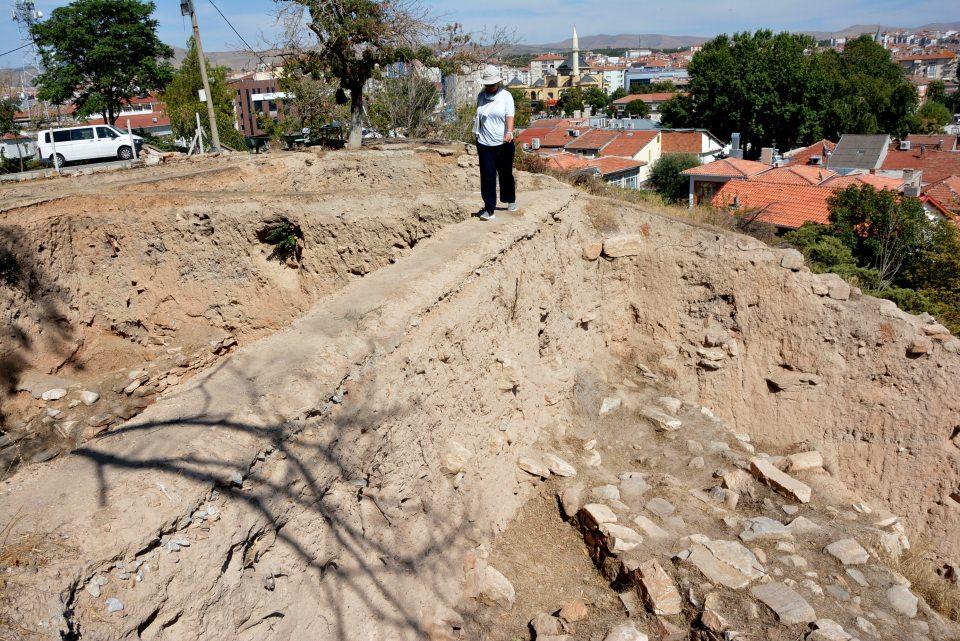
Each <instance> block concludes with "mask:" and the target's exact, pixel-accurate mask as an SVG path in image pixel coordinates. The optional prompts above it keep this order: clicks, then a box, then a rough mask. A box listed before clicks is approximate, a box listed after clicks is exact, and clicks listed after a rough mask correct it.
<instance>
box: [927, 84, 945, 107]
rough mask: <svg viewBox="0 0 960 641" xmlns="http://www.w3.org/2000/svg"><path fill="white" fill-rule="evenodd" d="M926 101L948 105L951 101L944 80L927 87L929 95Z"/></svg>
mask: <svg viewBox="0 0 960 641" xmlns="http://www.w3.org/2000/svg"><path fill="white" fill-rule="evenodd" d="M924 99H926V101H927V102H939V103H940V104H942V105H946V104H947V103H948V101H949V99H948V98H947V86H946V85H945V84H943V81H942V80H934V81H933V82H931V83H930V84H929V85H927V93H926V95H925V96H924Z"/></svg>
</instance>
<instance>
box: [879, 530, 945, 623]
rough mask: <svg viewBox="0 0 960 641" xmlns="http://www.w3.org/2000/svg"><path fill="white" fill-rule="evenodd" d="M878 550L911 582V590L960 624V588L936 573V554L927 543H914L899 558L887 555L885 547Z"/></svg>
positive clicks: (880, 555)
mask: <svg viewBox="0 0 960 641" xmlns="http://www.w3.org/2000/svg"><path fill="white" fill-rule="evenodd" d="M873 547H874V551H875V552H876V553H877V555H878V556H879V557H880V559H881V560H882V561H883V562H884V563H885V564H886V565H887V566H888V567H889V568H890V569H891V570H894V571H895V572H899V573H900V574H902V575H903V576H905V577H906V578H907V579H908V580H909V581H910V590H912V591H913V593H914V594H916V595H917V596H919V597H922V598H923V600H924V601H926V602H927V605H929V606H930V607H931V608H933V609H934V610H935V611H936V612H939V613H940V614H941V615H943V616H944V617H946V618H948V619H950V620H951V621H954V622H957V623H960V586H958V585H957V584H955V583H951V582H949V581H947V580H946V579H943V578H941V577H940V576H938V575H937V572H936V569H935V568H936V561H935V559H936V558H937V557H936V554H935V553H934V552H933V546H931V545H930V542H929V541H927V540H919V541H916V542H913V543H912V545H911V546H910V549H909V550H904V551H903V553H901V554H900V556H898V557H894V556H893V555H891V554H889V553H888V552H886V550H885V549H884V548H883V546H882V545H875V546H873Z"/></svg>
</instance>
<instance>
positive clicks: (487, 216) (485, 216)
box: [480, 211, 496, 220]
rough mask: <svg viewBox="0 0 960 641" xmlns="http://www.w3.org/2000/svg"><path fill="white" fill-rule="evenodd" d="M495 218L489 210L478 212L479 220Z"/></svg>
mask: <svg viewBox="0 0 960 641" xmlns="http://www.w3.org/2000/svg"><path fill="white" fill-rule="evenodd" d="M494 218H496V215H495V214H494V213H493V212H491V211H485V212H483V213H482V214H480V220H493V219H494Z"/></svg>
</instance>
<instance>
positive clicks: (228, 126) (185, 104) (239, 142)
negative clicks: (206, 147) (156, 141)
mask: <svg viewBox="0 0 960 641" xmlns="http://www.w3.org/2000/svg"><path fill="white" fill-rule="evenodd" d="M206 62H207V74H208V75H209V79H210V93H211V97H212V98H213V111H214V113H215V114H216V116H217V123H218V124H219V125H220V127H219V129H220V141H221V142H222V143H223V144H225V145H227V146H228V147H231V148H233V149H242V148H243V135H242V134H241V133H240V132H239V131H238V130H237V128H236V126H235V123H236V115H235V114H234V110H233V96H234V93H233V90H232V89H231V88H230V85H228V84H227V68H226V67H214V66H211V64H210V61H209V60H207V61H206ZM201 89H203V81H202V80H201V78H200V56H199V54H198V53H197V45H196V42H195V41H194V39H193V38H192V37H191V38H190V40H189V41H187V55H186V57H184V59H183V62H182V63H181V65H180V68H179V69H177V71H176V73H174V74H173V78H172V79H171V80H170V83H169V84H168V85H167V87H166V89H164V91H163V93H162V94H161V98H162V99H163V101H164V103H166V105H167V115H168V116H169V117H170V125H171V127H172V129H173V133H174V135H175V136H177V137H182V138H186V139H188V140H189V139H190V138H192V137H193V135H194V134H195V133H196V131H197V116H196V114H200V126H201V127H203V129H204V131H205V132H206V136H207V140H209V139H210V118H209V116H208V115H207V108H206V105H205V104H204V103H203V102H201V101H200V94H199V92H200V90H201Z"/></svg>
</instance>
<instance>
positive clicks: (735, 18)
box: [0, 0, 960, 67]
mask: <svg viewBox="0 0 960 641" xmlns="http://www.w3.org/2000/svg"><path fill="white" fill-rule="evenodd" d="M214 1H215V2H217V5H218V6H219V7H220V8H221V9H222V10H223V11H224V13H226V14H227V16H228V17H229V18H230V20H231V22H233V24H234V26H235V27H236V28H237V29H238V30H239V31H240V33H241V34H242V35H243V37H244V38H245V39H246V40H247V41H248V42H250V43H251V44H252V45H253V46H255V47H256V46H262V45H263V44H265V43H267V42H270V41H271V40H272V39H273V38H274V37H275V35H274V34H275V29H274V12H275V10H276V7H277V5H276V3H274V2H270V1H268V0H214ZM36 2H37V6H38V8H39V9H41V10H42V11H43V12H44V13H45V14H47V15H49V13H50V11H51V10H52V9H53V8H54V7H56V6H60V5H63V4H66V2H65V1H64V0H36ZM156 4H157V13H156V15H157V17H158V19H159V20H160V36H161V38H163V40H164V41H166V42H167V43H169V44H172V45H179V46H183V45H184V43H185V42H186V40H187V37H188V36H189V33H190V23H189V22H188V21H187V20H186V19H184V18H182V17H181V16H180V9H179V2H178V0H158V1H157V3H156ZM195 4H196V7H197V11H198V14H197V15H198V18H199V21H200V28H201V33H203V39H204V47H205V48H206V49H207V50H211V51H215V50H221V49H237V48H241V43H240V40H239V38H237V37H236V35H234V34H233V33H232V32H231V31H230V29H229V27H227V25H226V24H225V23H224V21H223V19H222V18H221V17H220V16H219V15H218V14H217V13H216V11H215V10H214V9H213V7H212V6H211V5H210V3H209V1H208V0H195ZM425 5H426V6H427V7H428V8H429V9H431V10H432V11H433V13H434V14H436V15H438V16H439V17H440V18H441V19H442V20H443V21H444V22H450V21H457V22H462V23H463V24H464V25H465V26H466V28H467V29H469V30H472V31H480V30H483V29H484V28H491V27H493V26H496V25H499V26H505V27H508V28H510V29H513V30H515V32H516V34H517V37H518V38H519V39H520V40H521V42H527V43H541V42H553V41H557V40H561V39H563V38H566V37H568V36H569V33H570V27H571V25H572V24H576V25H577V30H578V32H579V33H580V35H581V36H584V35H591V34H597V33H607V34H618V33H664V34H672V35H702V36H711V35H714V34H716V33H720V32H732V31H738V30H743V29H755V28H760V27H770V28H773V29H792V30H804V29H810V30H835V29H842V28H844V27H847V26H850V25H852V24H870V23H878V22H879V23H883V24H891V25H896V26H917V25H920V24H924V23H928V22H943V21H955V20H960V10H958V6H957V4H956V0H913V1H911V0H805V1H804V2H797V1H796V0H765V1H756V0H735V1H727V2H722V1H707V0H666V1H664V0H649V1H648V2H644V3H638V2H636V0H603V1H600V0H554V1H553V2H543V1H538V0H485V1H484V2H482V3H480V4H476V3H473V2H463V1H462V0H459V1H455V0H427V1H426V2H425ZM4 10H6V7H5V8H4ZM20 42H21V40H20V35H19V33H18V31H17V28H16V25H14V24H12V23H11V22H10V21H9V20H6V19H4V20H2V21H0V43H2V44H0V52H3V51H6V50H8V49H13V48H14V47H15V46H17V45H18V44H19V43H20ZM20 61H21V59H20V58H19V55H18V54H13V55H8V56H4V57H2V58H0V67H6V66H10V65H12V64H18V63H19V62H20Z"/></svg>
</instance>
